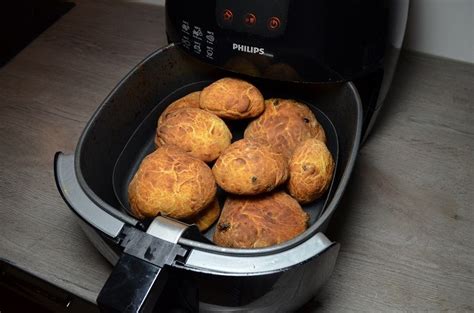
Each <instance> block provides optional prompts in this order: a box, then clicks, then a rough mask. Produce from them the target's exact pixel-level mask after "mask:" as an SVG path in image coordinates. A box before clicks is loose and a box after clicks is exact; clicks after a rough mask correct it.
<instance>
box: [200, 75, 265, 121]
mask: <svg viewBox="0 0 474 313" xmlns="http://www.w3.org/2000/svg"><path fill="white" fill-rule="evenodd" d="M200 107H201V109H204V110H206V111H209V112H212V113H214V114H216V115H217V116H220V117H222V118H227V119H233V120H239V119H245V118H251V117H256V116H258V115H260V114H261V113H262V112H263V110H264V109H265V103H264V99H263V96H262V94H261V93H260V91H259V90H258V89H257V88H256V87H255V86H253V85H252V84H250V83H248V82H246V81H243V80H240V79H235V78H222V79H219V80H218V81H216V82H214V83H212V84H211V85H209V86H207V87H206V88H204V89H203V91H202V92H201V97H200Z"/></svg>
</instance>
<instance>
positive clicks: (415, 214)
mask: <svg viewBox="0 0 474 313" xmlns="http://www.w3.org/2000/svg"><path fill="white" fill-rule="evenodd" d="M165 43H166V39H165V34H164V11H163V8H162V7H159V6H154V5H150V4H145V3H140V2H118V1H113V2H107V1H79V2H78V3H77V6H76V7H75V8H74V9H72V10H71V11H70V12H69V13H67V14H66V15H65V16H64V17H63V18H61V19H60V20H59V21H58V22H57V23H55V24H54V25H53V26H52V27H50V28H49V29H48V30H47V31H45V32H44V33H43V34H42V35H41V36H40V37H39V38H37V39H36V40H35V41H33V42H32V43H31V44H30V45H29V46H28V47H27V48H25V49H24V50H23V51H22V52H21V53H20V54H19V55H18V56H17V57H16V58H15V59H13V60H12V61H11V62H10V63H9V64H7V65H6V66H5V67H4V68H2V69H0V160H1V161H0V258H3V259H6V260H7V261H8V262H11V263H13V264H15V265H17V266H18V267H20V268H23V269H25V270H27V271H29V272H31V273H33V274H34V275H37V276H39V277H41V278H44V279H46V280H47V281H50V282H52V283H53V284H55V285H57V286H60V287H61V288H64V289H66V290H68V291H70V292H72V293H74V294H76V295H78V296H80V297H83V298H85V299H87V300H90V301H94V300H95V297H96V296H97V294H98V292H99V290H100V288H101V286H102V285H103V284H104V282H105V280H106V278H107V276H108V274H109V273H110V271H111V266H110V265H109V264H108V263H107V262H106V260H105V259H104V258H103V257H102V256H101V255H100V254H99V252H97V251H96V250H95V248H94V247H93V246H92V245H91V244H90V243H89V241H88V240H87V238H86V237H85V235H84V234H83V233H82V231H81V229H80V228H79V226H78V224H77V223H76V220H75V216H74V215H73V213H72V212H71V211H70V210H69V209H68V207H67V206H66V204H65V203H64V202H63V201H62V199H61V197H60V196H59V194H58V192H57V190H56V186H55V183H54V177H53V156H54V154H55V152H56V151H60V150H61V151H65V152H72V151H73V150H74V148H75V144H76V142H77V140H78V138H79V135H80V133H81V131H82V129H83V128H84V126H85V124H86V122H87V121H88V119H89V118H90V116H91V115H92V113H93V112H94V110H95V109H96V108H97V106H98V105H99V104H100V103H101V101H102V100H103V99H104V98H105V97H106V96H107V94H108V93H109V92H110V91H111V90H112V88H113V87H114V86H115V85H116V84H117V83H118V82H119V80H120V79H121V78H122V77H123V76H124V75H125V74H127V72H128V71H129V70H130V69H131V68H132V67H133V66H134V65H135V64H136V63H138V62H139V61H140V60H142V59H143V58H144V57H145V56H146V55H148V54H149V53H151V52H152V51H154V50H155V49H157V48H159V47H161V46H163V45H165ZM473 111H474V65H469V64H466V63H460V62H455V61H450V60H445V59H438V58H434V57H430V56H426V55H420V54H416V53H411V52H403V53H402V54H401V57H400V60H399V67H398V70H397V72H396V76H395V79H394V82H393V86H392V88H391V91H390V93H389V95H388V98H387V101H386V104H385V108H384V110H383V112H382V114H381V116H380V118H379V121H378V123H377V125H376V127H375V129H374V131H373V134H372V136H371V137H370V138H369V140H368V141H367V142H366V144H365V145H364V146H363V148H362V149H361V151H360V154H359V157H358V160H357V163H356V166H355V170H354V172H353V176H352V179H351V181H350V185H349V189H348V191H347V192H346V194H345V196H344V198H343V202H342V204H341V205H340V207H339V208H338V210H337V212H336V216H335V217H334V219H333V220H332V223H331V227H330V231H329V233H328V236H329V237H330V238H331V239H332V240H336V241H338V242H340V243H341V245H342V248H341V252H340V255H339V258H338V262H337V265H336V268H335V271H334V273H333V275H332V277H331V279H330V281H329V282H328V283H327V285H326V286H325V287H324V288H323V289H322V290H321V292H320V293H319V295H318V296H317V297H316V298H315V299H314V300H313V301H311V302H310V303H308V304H307V305H306V306H305V307H304V309H303V311H304V312H313V311H314V312H349V311H351V312H352V311H359V312H381V311H383V312H388V311H394V312H395V311H396V312H398V311H407V312H408V311H409V312H414V311H430V312H440V311H456V312H470V311H474V297H473V295H474V207H473V203H474V155H473V154H474V153H473V151H474V112H473Z"/></svg>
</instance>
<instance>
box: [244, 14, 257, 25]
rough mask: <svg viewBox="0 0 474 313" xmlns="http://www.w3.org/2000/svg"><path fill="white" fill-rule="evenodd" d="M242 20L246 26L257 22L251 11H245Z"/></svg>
mask: <svg viewBox="0 0 474 313" xmlns="http://www.w3.org/2000/svg"><path fill="white" fill-rule="evenodd" d="M244 22H245V24H246V25H248V26H253V25H255V24H256V23H257V17H256V16H255V15H254V14H252V13H247V15H245V18H244Z"/></svg>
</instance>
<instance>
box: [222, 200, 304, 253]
mask: <svg viewBox="0 0 474 313" xmlns="http://www.w3.org/2000/svg"><path fill="white" fill-rule="evenodd" d="M308 220H309V216H308V214H307V213H306V212H304V211H303V209H302V208H301V206H300V205H299V203H298V202H297V201H296V200H295V199H293V198H292V197H291V196H289V195H288V194H286V193H285V192H283V191H279V192H273V193H269V194H265V195H261V196H257V197H237V196H230V197H228V198H227V200H226V202H225V204H224V209H223V210H222V214H221V217H220V218H219V221H218V222H217V228H216V231H215V233H214V242H215V243H216V244H217V245H219V246H223V247H231V248H263V247H268V246H272V245H276V244H280V243H282V242H285V241H288V240H290V239H292V238H294V237H296V236H298V235H299V234H301V233H302V232H304V231H305V230H306V228H307V226H308Z"/></svg>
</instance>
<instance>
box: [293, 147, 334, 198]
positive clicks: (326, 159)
mask: <svg viewBox="0 0 474 313" xmlns="http://www.w3.org/2000/svg"><path fill="white" fill-rule="evenodd" d="M289 167H290V179H289V180H288V184H287V187H288V191H289V192H290V194H291V195H292V196H293V197H294V198H295V199H296V200H298V201H299V202H300V203H308V202H311V201H314V200H316V199H318V198H319V197H321V196H322V195H323V194H324V193H325V192H326V190H327V189H328V188H329V185H330V184H331V180H332V176H333V173H334V160H333V157H332V155H331V152H329V150H328V148H327V147H326V145H325V144H324V143H323V142H322V141H319V140H317V139H314V138H313V139H308V140H306V141H305V142H304V143H303V144H302V145H300V146H299V147H297V148H296V149H295V152H294V153H293V155H292V156H291V159H290V162H289Z"/></svg>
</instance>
